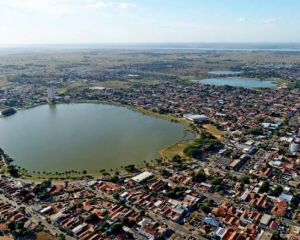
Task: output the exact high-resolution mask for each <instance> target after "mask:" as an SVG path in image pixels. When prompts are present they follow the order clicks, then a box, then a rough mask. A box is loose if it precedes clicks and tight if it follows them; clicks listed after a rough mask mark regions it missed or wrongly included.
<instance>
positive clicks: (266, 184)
mask: <svg viewBox="0 0 300 240" xmlns="http://www.w3.org/2000/svg"><path fill="white" fill-rule="evenodd" d="M269 188H270V183H269V182H268V181H264V182H263V183H262V185H261V186H260V188H259V192H260V193H265V192H268V191H269Z"/></svg>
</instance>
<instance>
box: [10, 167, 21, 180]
mask: <svg viewBox="0 0 300 240" xmlns="http://www.w3.org/2000/svg"><path fill="white" fill-rule="evenodd" d="M7 171H8V173H9V174H10V175H11V176H12V177H15V178H18V177H20V173H19V170H18V169H17V168H16V167H15V166H14V165H8V167H7Z"/></svg>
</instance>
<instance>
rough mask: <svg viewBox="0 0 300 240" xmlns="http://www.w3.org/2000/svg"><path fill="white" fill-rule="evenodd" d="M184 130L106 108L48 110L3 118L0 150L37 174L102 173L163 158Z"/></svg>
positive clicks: (79, 106)
mask: <svg viewBox="0 0 300 240" xmlns="http://www.w3.org/2000/svg"><path fill="white" fill-rule="evenodd" d="M184 129H185V126H184V125H182V124H179V123H173V122H170V121H167V120H162V119H158V118H154V117H151V116H147V115H144V114H142V113H139V112H136V111H133V110H130V109H128V108H124V107H119V106H114V105H105V104H85V103H82V104H59V105H56V106H49V105H43V106H39V107H35V108H32V109H27V110H22V111H19V112H17V113H16V114H15V115H13V116H10V117H7V118H0V136H1V138H0V147H1V148H3V149H4V151H5V152H6V153H7V154H9V155H10V156H11V157H12V158H13V159H14V160H15V164H16V165H19V166H21V167H24V168H26V169H27V170H35V171H52V172H53V171H59V172H63V171H67V170H87V171H89V172H99V170H101V169H111V168H117V167H121V166H126V165H128V164H141V163H143V162H144V160H146V161H150V160H153V159H155V158H158V157H159V153H158V152H159V150H160V149H161V148H164V147H167V146H170V145H173V144H175V143H176V142H177V141H179V140H183V139H188V138H192V137H193V136H194V135H193V133H190V132H188V133H186V131H184Z"/></svg>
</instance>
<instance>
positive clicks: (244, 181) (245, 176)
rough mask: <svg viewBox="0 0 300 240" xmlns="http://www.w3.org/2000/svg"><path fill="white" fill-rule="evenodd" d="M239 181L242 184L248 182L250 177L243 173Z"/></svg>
mask: <svg viewBox="0 0 300 240" xmlns="http://www.w3.org/2000/svg"><path fill="white" fill-rule="evenodd" d="M240 181H241V182H242V183H244V184H249V183H250V177H249V176H247V175H244V176H242V177H241V179H240Z"/></svg>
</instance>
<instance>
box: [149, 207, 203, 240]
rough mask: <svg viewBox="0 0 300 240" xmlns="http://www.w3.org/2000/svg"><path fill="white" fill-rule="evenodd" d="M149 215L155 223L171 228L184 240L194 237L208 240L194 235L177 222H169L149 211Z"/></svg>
mask: <svg viewBox="0 0 300 240" xmlns="http://www.w3.org/2000/svg"><path fill="white" fill-rule="evenodd" d="M147 214H148V216H149V217H151V218H152V219H154V220H155V221H157V222H160V223H163V224H165V225H167V226H168V228H170V229H171V230H172V231H174V232H175V233H176V234H177V235H179V236H180V237H181V238H182V239H188V238H190V237H193V238H194V239H199V240H207V239H206V238H204V237H202V236H200V235H197V234H194V233H192V231H191V230H189V229H187V228H186V227H184V226H182V225H180V224H178V223H175V222H173V221H171V220H167V219H165V218H163V217H161V216H159V215H157V214H155V213H154V212H151V211H147Z"/></svg>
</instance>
